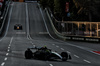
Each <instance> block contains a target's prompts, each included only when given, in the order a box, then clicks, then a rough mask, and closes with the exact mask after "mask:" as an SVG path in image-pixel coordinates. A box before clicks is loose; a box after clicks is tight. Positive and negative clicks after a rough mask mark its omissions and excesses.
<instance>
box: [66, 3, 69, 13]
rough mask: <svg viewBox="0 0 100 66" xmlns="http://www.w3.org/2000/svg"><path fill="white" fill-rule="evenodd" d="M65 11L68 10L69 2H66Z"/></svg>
mask: <svg viewBox="0 0 100 66" xmlns="http://www.w3.org/2000/svg"><path fill="white" fill-rule="evenodd" d="M65 12H69V2H66V8H65Z"/></svg>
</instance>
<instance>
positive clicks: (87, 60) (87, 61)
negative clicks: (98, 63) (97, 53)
mask: <svg viewBox="0 0 100 66" xmlns="http://www.w3.org/2000/svg"><path fill="white" fill-rule="evenodd" d="M83 61H85V62H87V63H91V62H90V61H88V60H85V59H84V60H83Z"/></svg>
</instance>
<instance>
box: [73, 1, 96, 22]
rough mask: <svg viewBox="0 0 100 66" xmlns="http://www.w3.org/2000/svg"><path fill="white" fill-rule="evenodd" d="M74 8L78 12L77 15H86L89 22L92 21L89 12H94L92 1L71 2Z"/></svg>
mask: <svg viewBox="0 0 100 66" xmlns="http://www.w3.org/2000/svg"><path fill="white" fill-rule="evenodd" d="M73 2H74V3H75V6H76V8H77V9H79V10H78V12H77V14H82V15H87V16H89V21H92V15H91V12H92V10H94V8H93V6H94V3H95V1H94V0H73Z"/></svg>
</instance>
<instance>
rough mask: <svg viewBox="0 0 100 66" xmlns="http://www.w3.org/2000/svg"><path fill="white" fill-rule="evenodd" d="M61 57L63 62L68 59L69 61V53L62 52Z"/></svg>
mask: <svg viewBox="0 0 100 66" xmlns="http://www.w3.org/2000/svg"><path fill="white" fill-rule="evenodd" d="M61 56H62V61H67V59H68V53H67V52H62V53H61Z"/></svg>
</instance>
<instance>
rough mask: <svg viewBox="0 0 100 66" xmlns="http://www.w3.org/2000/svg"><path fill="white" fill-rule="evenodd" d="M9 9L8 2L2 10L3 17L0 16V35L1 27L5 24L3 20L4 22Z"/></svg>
mask: <svg viewBox="0 0 100 66" xmlns="http://www.w3.org/2000/svg"><path fill="white" fill-rule="evenodd" d="M9 7H10V2H9V3H8V5H6V7H5V9H4V12H3V15H2V16H1V19H2V25H1V28H0V34H1V32H2V30H3V26H4V23H5V20H6V16H7V13H8V10H9Z"/></svg>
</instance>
